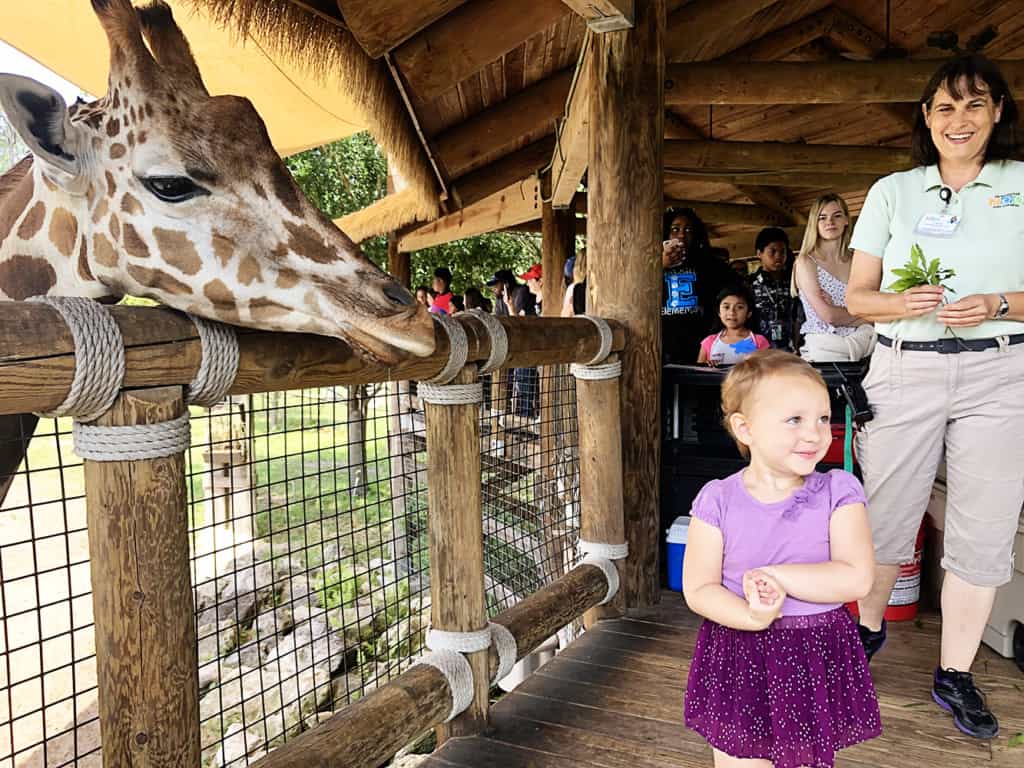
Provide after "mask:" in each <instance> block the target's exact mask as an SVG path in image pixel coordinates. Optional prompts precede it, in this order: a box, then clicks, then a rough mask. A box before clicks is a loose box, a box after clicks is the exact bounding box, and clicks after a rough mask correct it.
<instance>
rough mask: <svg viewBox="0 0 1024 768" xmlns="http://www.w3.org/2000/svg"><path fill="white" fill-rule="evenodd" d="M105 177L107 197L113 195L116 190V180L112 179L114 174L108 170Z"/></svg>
mask: <svg viewBox="0 0 1024 768" xmlns="http://www.w3.org/2000/svg"><path fill="white" fill-rule="evenodd" d="M106 177H107V197H113V196H114V193H115V192H117V182H116V181H114V174H112V173H111V172H110V171H107V172H106Z"/></svg>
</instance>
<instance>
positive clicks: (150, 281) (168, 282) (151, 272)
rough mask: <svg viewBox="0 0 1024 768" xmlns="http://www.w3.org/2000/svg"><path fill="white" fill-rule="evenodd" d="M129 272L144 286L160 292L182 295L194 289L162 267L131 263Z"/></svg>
mask: <svg viewBox="0 0 1024 768" xmlns="http://www.w3.org/2000/svg"><path fill="white" fill-rule="evenodd" d="M128 274H129V275H130V276H131V278H132V279H133V280H135V282H137V283H138V284H139V285H141V286H143V287H144V288H149V289H152V290H153V291H158V292H160V293H169V294H172V295H174V296H182V295H185V294H189V293H191V292H192V289H191V288H190V287H189V286H188V285H187V284H186V283H183V282H182V281H181V280H179V279H178V278H176V277H175V276H174V275H169V274H167V273H166V272H164V271H163V270H162V269H150V268H149V267H140V266H139V265H138V264H129V265H128ZM157 298H159V297H157Z"/></svg>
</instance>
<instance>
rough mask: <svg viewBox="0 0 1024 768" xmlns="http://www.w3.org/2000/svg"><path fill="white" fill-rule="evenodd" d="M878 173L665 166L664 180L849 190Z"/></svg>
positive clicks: (864, 185)
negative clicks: (732, 169) (705, 168)
mask: <svg viewBox="0 0 1024 768" xmlns="http://www.w3.org/2000/svg"><path fill="white" fill-rule="evenodd" d="M881 175H883V174H882V173H881V172H879V173H867V174H865V173H849V172H847V171H846V170H844V169H843V168H829V169H823V170H817V171H807V170H804V171H793V170H789V171H776V170H761V169H756V168H754V169H743V170H740V171H728V170H698V169H694V170H691V171H690V172H689V173H688V172H686V171H680V170H672V169H667V170H666V171H665V181H666V183H695V182H696V183H700V182H721V183H725V184H733V185H735V186H737V187H739V186H743V187H745V188H746V187H754V186H768V187H804V188H809V189H835V190H853V189H867V188H868V187H870V186H871V185H872V184H873V183H874V182H875V181H877V180H878V177H879V176H881Z"/></svg>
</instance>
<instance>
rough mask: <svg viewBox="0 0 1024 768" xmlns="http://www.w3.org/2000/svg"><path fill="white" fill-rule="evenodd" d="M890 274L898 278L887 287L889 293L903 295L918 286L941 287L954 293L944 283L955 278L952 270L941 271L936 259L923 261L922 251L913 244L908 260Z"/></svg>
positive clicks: (918, 246)
mask: <svg viewBox="0 0 1024 768" xmlns="http://www.w3.org/2000/svg"><path fill="white" fill-rule="evenodd" d="M892 273H893V274H894V275H895V276H896V277H897V278H898V279H897V280H896V281H895V282H893V283H892V285H890V286H889V290H890V291H895V292H896V293H903V292H904V291H906V290H909V289H911V288H916V287H917V286H919V285H941V286H942V287H943V288H945V289H946V290H947V291H949V292H950V293H956V291H954V290H953V289H952V288H950V287H949V286H948V285H945V284H944V281H946V280H948V279H949V278H951V277H955V276H956V272H955V271H954V270H952V269H943V268H942V265H941V264H939V260H938V259H932V260H931V261H930V262H927V261H925V257H924V249H922V248H921V246H920V245H918V244H917V243H914V244H913V245H912V246H911V247H910V260H909V261H908V262H907V263H906V264H904V265H903V266H902V267H901V268H900V269H894V270H893V271H892Z"/></svg>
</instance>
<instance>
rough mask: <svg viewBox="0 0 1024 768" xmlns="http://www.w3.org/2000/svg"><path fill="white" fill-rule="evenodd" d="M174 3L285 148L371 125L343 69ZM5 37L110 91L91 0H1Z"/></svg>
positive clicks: (209, 81)
mask: <svg viewBox="0 0 1024 768" xmlns="http://www.w3.org/2000/svg"><path fill="white" fill-rule="evenodd" d="M169 4H170V5H171V7H172V8H173V10H174V16H175V19H176V20H177V22H178V24H179V25H180V26H181V28H182V30H183V31H184V33H185V35H186V37H187V38H188V40H189V43H190V44H191V46H192V51H193V53H194V54H195V57H196V60H197V61H198V62H199V66H200V69H201V71H202V73H203V78H204V80H205V82H206V85H207V88H208V89H209V91H210V93H211V94H228V93H230V94H235V95H238V96H246V97H248V98H249V99H251V100H252V102H253V104H254V105H255V106H256V109H257V111H258V112H259V113H260V115H262V116H263V119H264V120H265V121H266V124H267V129H268V130H269V132H270V138H271V140H272V141H273V143H274V147H275V148H277V150H278V152H280V153H281V154H282V155H290V154H294V153H295V152H299V151H301V150H303V149H308V148H310V147H316V146H320V145H322V144H326V143H328V142H330V141H334V140H336V139H340V138H344V137H345V136H350V135H352V134H353V133H356V132H358V131H361V130H364V129H365V128H367V126H366V125H365V124H364V121H363V120H362V117H361V114H360V112H359V111H358V110H357V109H356V108H355V106H354V105H353V102H352V100H351V99H350V98H349V96H348V94H347V89H346V88H344V84H343V83H341V82H340V77H332V76H331V75H330V74H329V73H327V74H323V73H321V74H320V75H319V76H318V77H314V76H313V75H311V74H310V73H308V72H306V71H304V70H302V69H301V68H299V67H297V66H296V65H295V64H294V63H293V62H291V61H288V60H286V59H284V58H283V57H280V56H278V57H276V60H274V59H272V58H271V56H270V54H269V52H268V51H267V50H266V48H265V47H264V46H262V45H261V44H260V42H259V40H257V39H252V38H250V39H248V40H240V39H238V38H236V37H233V36H232V34H231V33H230V32H228V31H226V30H224V29H222V28H220V27H218V26H217V25H215V24H214V23H212V22H211V20H210V19H209V18H208V17H207V16H205V15H204V14H203V13H202V12H197V11H195V10H194V9H193V7H192V6H191V5H189V4H187V3H183V2H181V0H169ZM0 37H2V39H3V40H4V42H6V43H8V44H10V45H11V46H13V47H14V48H17V49H18V50H19V51H21V52H22V53H24V54H26V55H28V56H30V57H31V58H33V59H35V60H36V61H38V62H39V63H40V64H42V65H44V66H45V67H47V68H49V69H50V70H52V71H54V72H56V73H57V74H58V75H60V76H61V77H63V78H64V79H65V80H68V81H69V82H71V83H74V84H75V85H77V86H78V87H79V88H81V89H82V90H83V91H84V92H86V93H90V94H93V95H96V96H101V95H103V94H104V93H105V92H106V90H107V66H108V56H109V54H108V49H107V40H106V37H105V36H104V34H103V30H102V29H101V28H100V25H99V22H98V21H97V20H96V17H95V15H94V14H93V11H92V6H91V4H90V3H89V2H88V0H32V1H31V2H4V3H0Z"/></svg>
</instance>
